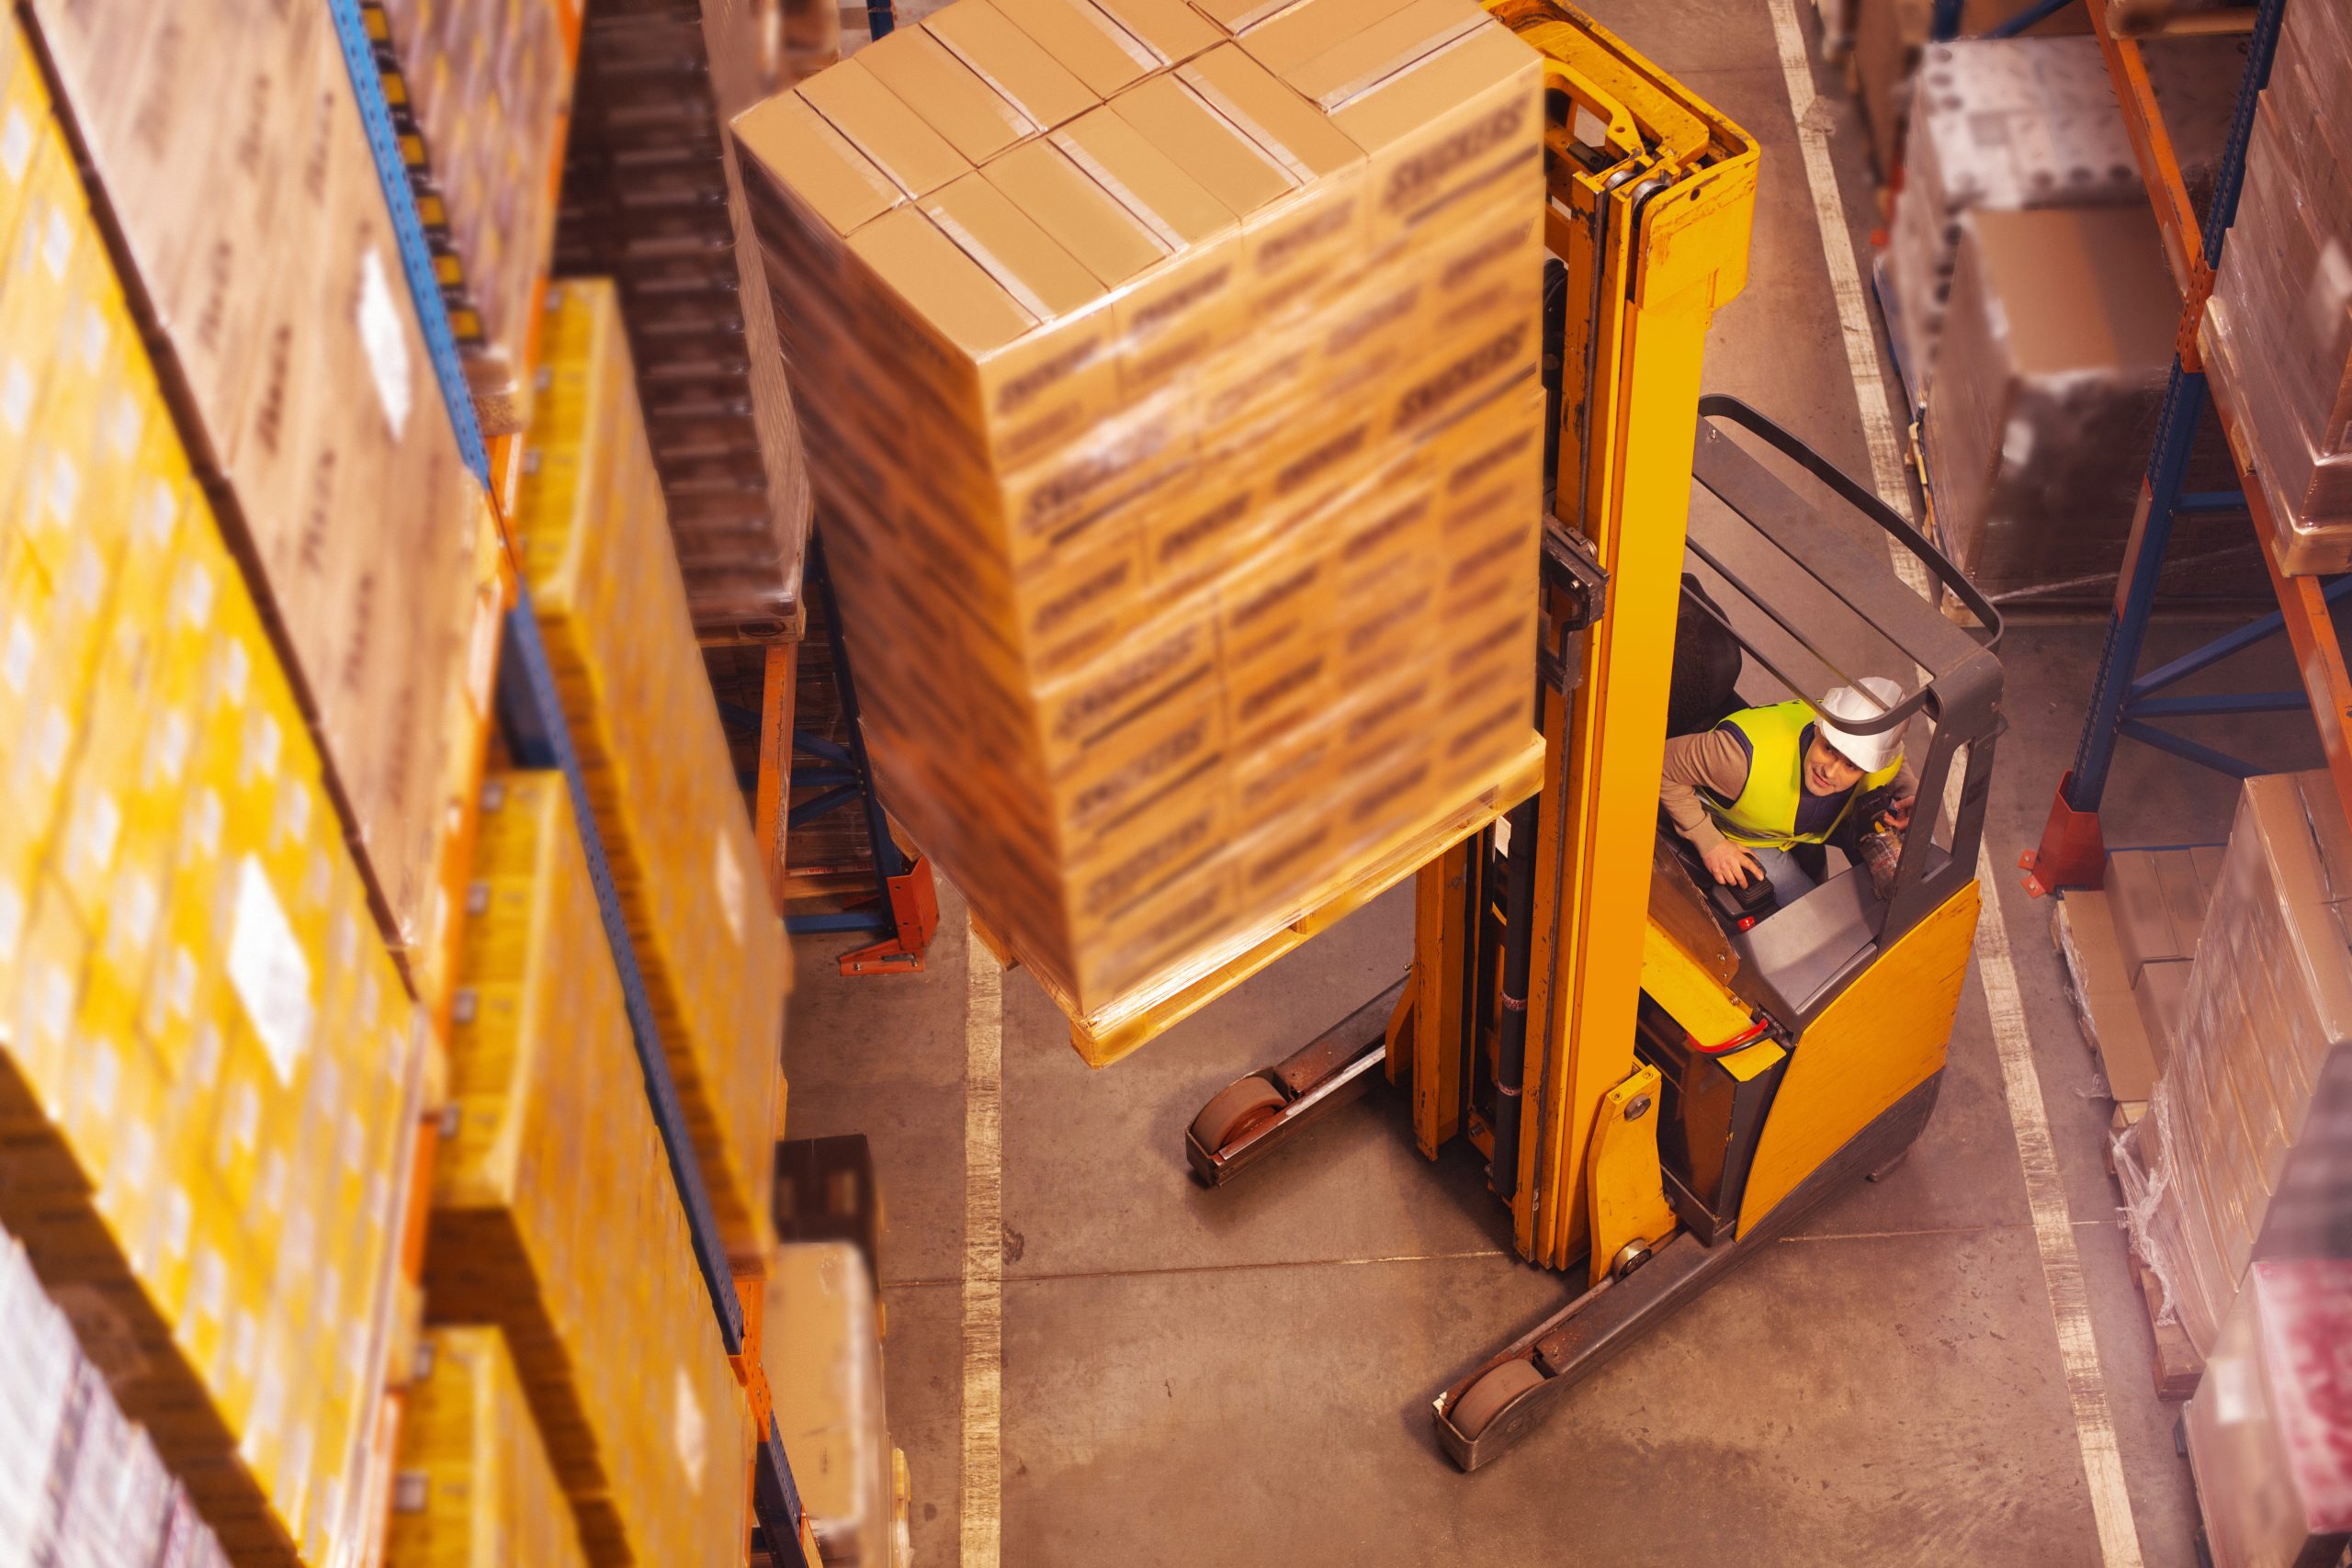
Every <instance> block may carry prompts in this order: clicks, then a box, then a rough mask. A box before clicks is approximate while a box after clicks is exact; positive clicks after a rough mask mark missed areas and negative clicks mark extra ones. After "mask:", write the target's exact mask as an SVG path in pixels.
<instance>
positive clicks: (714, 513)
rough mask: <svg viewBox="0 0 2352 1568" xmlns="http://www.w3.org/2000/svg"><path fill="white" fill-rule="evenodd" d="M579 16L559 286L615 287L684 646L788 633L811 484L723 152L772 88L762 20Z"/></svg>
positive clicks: (698, 2)
mask: <svg viewBox="0 0 2352 1568" xmlns="http://www.w3.org/2000/svg"><path fill="white" fill-rule="evenodd" d="M585 9H586V23H585V27H584V28H583V30H582V34H581V43H580V73H579V89H578V93H577V96H576V97H575V100H574V103H573V107H572V131H571V147H570V151H569V152H568V154H567V155H566V159H565V164H564V184H563V206H562V211H561V217H560V225H559V227H558V231H557V238H556V245H557V250H556V254H557V270H558V271H560V272H564V273H571V274H582V275H587V274H594V275H595V276H604V277H610V278H612V279H614V280H615V281H616V283H617V284H618V286H619V288H620V291H621V298H622V304H623V314H624V316H625V318H626V320H627V321H628V332H629V341H630V344H631V346H632V349H633V351H634V353H635V355H636V363H637V374H638V389H639V397H640V399H641V400H642V403H643V406H644V409H645V424H646V429H647V432H648V434H650V437H651V439H652V448H653V460H654V462H655V464H656V465H657V466H658V467H659V468H660V469H661V473H662V491H663V494H664V496H665V497H666V498H667V500H668V502H669V526H670V531H671V534H672V536H673V538H674V539H675V541H676V545H677V554H678V563H679V565H680V567H681V568H682V569H683V570H684V577H685V584H686V604H687V608H688V609H689V610H690V611H691V612H692V613H693V615H694V621H695V627H696V629H697V631H698V632H699V633H700V634H701V635H702V636H703V637H706V638H707V639H708V640H711V641H714V642H720V641H731V640H749V641H769V640H772V639H775V638H776V637H785V636H789V635H797V632H798V630H799V628H800V625H801V608H800V578H801V570H802V556H803V553H804V552H805V550H806V549H807V547H808V538H809V476H808V469H807V467H806V465H805V462H804V460H803V458H802V457H801V449H800V433H799V430H798V429H797V426H796V424H795V423H794V420H793V405H792V397H791V393H790V391H789V389H787V388H786V384H785V375H784V358H783V355H781V354H780V353H779V352H778V350H777V339H776V322H775V317H774V314H773V313H772V311H771V310H770V308H769V303H768V297H767V293H766V291H765V290H764V289H763V288H760V287H759V277H760V261H759V251H758V246H757V244H756V243H755V242H754V240H753V238H752V227H751V218H750V214H749V212H748V211H747V210H746V209H745V206H744V192H743V181H742V173H741V169H740V167H739V166H738V164H737V162H736V155H735V149H734V146H733V144H732V143H731V142H730V141H729V140H728V137H727V121H728V120H729V118H731V117H733V116H734V115H737V114H739V113H741V112H742V111H743V110H744V109H746V108H748V107H751V106H752V104H754V103H756V102H758V101H759V99H760V98H761V96H763V95H764V94H765V93H766V92H767V91H768V90H769V87H770V85H771V84H772V83H773V81H774V78H775V51H774V49H773V48H772V44H773V33H772V30H771V26H770V25H771V24H772V23H773V22H774V21H775V8H774V6H773V5H772V4H755V3H752V0H684V3H681V4H664V5H646V4H643V3H642V0H590V3H589V4H588V5H587V6H586V7H585Z"/></svg>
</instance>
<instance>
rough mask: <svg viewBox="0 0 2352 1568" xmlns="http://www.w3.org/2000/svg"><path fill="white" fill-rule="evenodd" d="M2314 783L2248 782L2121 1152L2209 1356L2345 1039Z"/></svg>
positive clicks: (2334, 846)
mask: <svg viewBox="0 0 2352 1568" xmlns="http://www.w3.org/2000/svg"><path fill="white" fill-rule="evenodd" d="M2342 817H2343V813H2342V808H2341V807H2339V806H2338V805H2337V803H2336V801H2335V793H2334V786H2333V784H2331V783H2330V782H2329V780H2328V778H2327V775H2326V774H2325V773H2302V774H2276V775H2270V776H2267V777H2262V778H2256V779H2250V780H2248V781H2247V782H2246V784H2245V791H2244V794H2243V795H2241V797H2240V801H2239V807H2238V814H2237V819H2236V822H2235V824H2234V825H2233V829H2232V831H2231V835H2230V843H2229V848H2228V851H2227V853H2226V855H2225V856H2224V857H2223V861H2222V866H2221V870H2220V874H2219V878H2218V880H2217V882H2216V884H2215V886H2214V891H2213V895H2212V899H2211V906H2210V908H2209V909H2208V911H2207V915H2206V919H2205V922H2204V926H2203V931H2202V934H2201V936H2200V938H2199V942H2198V945H2197V953H2196V956H2195V958H2194V959H2193V960H2192V961H2191V967H2190V971H2189V975H2188V980H2187V985H2186V991H2185V1001H2184V1004H2183V1010H2182V1013H2181V1015H2180V1019H2179V1021H2178V1023H2177V1027H2176V1032H2175V1048H2174V1052H2173V1055H2171V1057H2170V1059H2169V1060H2168V1061H2167V1062H2166V1063H2165V1070H2164V1074H2163V1077H2161V1079H2160V1080H2159V1081H2158V1083H2157V1085H2156V1089H2155V1091H2154V1095H2153V1096H2152V1098H2151V1100H2150V1102H2149V1109H2148V1115H2147V1116H2146V1117H2144V1118H2143V1120H2142V1122H2141V1123H2140V1124H2139V1126H2137V1127H2135V1128H2134V1129H2133V1131H2132V1132H2131V1134H2127V1135H2126V1137H2125V1138H2124V1139H2123V1141H2122V1142H2121V1144H2120V1145H2119V1156H2118V1162H2117V1169H2118V1172H2119V1175H2120V1177H2121V1179H2122V1181H2123V1189H2124V1197H2125V1201H2126V1205H2127V1217H2128V1218H2129V1220H2130V1222H2131V1227H2132V1234H2133V1237H2134V1241H2135V1245H2136V1246H2137V1247H2138V1248H2139V1250H2140V1252H2141V1255H2142V1256H2143V1258H2146V1260H2147V1261H2148V1263H2149V1266H2150V1267H2151V1268H2152V1269H2154V1271H2155V1272H2156V1274H2157V1275H2158V1277H2159V1278H2160V1279H2162V1280H2164V1282H2165V1293H2166V1295H2167V1297H2168V1298H2169V1299H2170V1301H2171V1303H2172V1310H2173V1311H2175V1312H2176V1313H2177V1315H2178V1316H2179V1318H2180V1321H2181V1324H2182V1326H2183V1328H2184V1329H2185V1330H2186V1331H2187V1333H2188V1337H2189V1338H2190V1340H2191V1341H2192V1342H2193V1343H2194V1344H2195V1345H2196V1346H2197V1348H2199V1350H2200V1351H2205V1352H2208V1353H2211V1350H2212V1348H2213V1345H2214V1343H2215V1339H2216V1337H2217V1336H2218V1334H2219V1333H2220V1330H2221V1325H2222V1321H2223V1319H2224V1318H2225V1317H2226V1315H2227V1314H2228V1311H2229V1307H2230V1302H2231V1300H2232V1298H2233V1295H2234V1294H2235V1292H2236V1287H2237V1282H2238V1280H2240V1278H2241V1277H2242V1276H2243V1275H2244V1273H2245V1269H2246V1266H2247V1263H2248V1261H2249V1260H2250V1259H2251V1258H2254V1257H2255V1256H2256V1244H2257V1241H2258V1239H2259V1238H2260V1237H2261V1236H2262V1235H2264V1232H2265V1228H2266V1224H2267V1213H2268V1208H2269V1204H2270V1199H2271V1195H2272V1193H2273V1192H2274V1191H2276V1190H2278V1187H2279V1185H2280V1183H2281V1182H2282V1180H2283V1179H2285V1176H2286V1173H2287V1171H2288V1169H2289V1167H2290V1164H2291V1162H2292V1160H2293V1159H2294V1157H2295V1156H2296V1153H2297V1151H2298V1150H2299V1149H2300V1148H2301V1145H2302V1144H2303V1143H2304V1141H2305V1139H2306V1138H2307V1137H2308V1136H2309V1131H2308V1124H2309V1122H2310V1119H2311V1114H2312V1103H2313V1100H2314V1095H2315V1093H2316V1091H2317V1087H2318V1086H2319V1084H2320V1083H2321V1082H2322V1080H2323V1078H2324V1077H2325V1074H2326V1069H2327V1064H2328V1063H2329V1062H2330V1061H2331V1060H2332V1059H2333V1058H2334V1056H2335V1055H2342V1054H2343V1053H2342V1052H2341V1051H2340V1050H2339V1049H2338V1046H2339V1043H2341V1042H2343V1041H2345V1040H2346V1039H2348V1038H2352V945H2348V944H2347V935H2346V925H2345V923H2344V921H2343V919H2342V916H2341V910H2342V908H2343V906H2344V904H2345V902H2346V900H2347V899H2352V834H2347V832H2346V829H2345V828H2344V826H2343V821H2342Z"/></svg>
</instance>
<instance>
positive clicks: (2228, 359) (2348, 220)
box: [2199, 6, 2352, 573]
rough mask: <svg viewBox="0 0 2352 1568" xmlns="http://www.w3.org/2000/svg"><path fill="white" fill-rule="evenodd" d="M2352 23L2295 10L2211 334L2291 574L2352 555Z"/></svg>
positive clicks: (2239, 437)
mask: <svg viewBox="0 0 2352 1568" xmlns="http://www.w3.org/2000/svg"><path fill="white" fill-rule="evenodd" d="M2347 100H2352V25H2348V24H2347V22H2346V17H2344V15H2343V12H2342V8H2341V7H2332V6H2290V7H2289V9H2288V14H2287V18H2286V20H2285V22H2284V23H2282V24H2281V26H2280V28H2279V34H2278V58H2277V59H2276V60H2275V61H2273V62H2272V63H2271V67H2270V83H2269V85H2268V86H2267V87H2265V88H2264V89H2263V92H2262V97H2261V100H2260V101H2259V103H2258V104H2257V105H2256V111H2255V117H2254V137H2253V141H2252V142H2251V143H2250V144H2249V145H2248V147H2247V149H2246V157H2245V190H2244V192H2243V193H2242V194H2241V195H2240V197H2239V198H2238V212H2237V221H2236V222H2235V223H2234V224H2233V226H2232V227H2231V229H2230V232H2229V238H2228V240H2227V242H2226V243H2224V245H2223V247H2222V265H2220V266H2219V267H2217V268H2216V269H2215V270H2214V275H2213V297H2212V299H2211V300H2209V301H2208V302H2207V304H2206V308H2205V321H2204V325H2203V329H2202V332H2201V333H2200V337H2199V341H2200V342H2201V344H2203V347H2204V351H2205V355H2206V358H2207V359H2208V360H2209V361H2211V363H2212V366H2213V371H2214V375H2213V385H2214V391H2215V394H2216V395H2217V396H2218V397H2219V399H2220V400H2221V402H2222V407H2223V409H2225V410H2226V411H2227V412H2229V413H2230V415H2231V417H2232V420H2233V430H2232V434H2233V438H2234V440H2235V441H2236V443H2237V445H2238V448H2239V451H2240V452H2241V454H2242V455H2243V456H2244V457H2245V458H2246V459H2247V461H2248V463H2249V465H2250V466H2251V467H2252V468H2254V470H2255V482H2256V484H2257V485H2258V486H2260V488H2261V490H2262V493H2263V496H2264V499H2265V501H2266V502H2267V503H2268V507H2269V511H2270V525H2271V535H2272V538H2273V540H2274V541H2275V544H2276V546H2277V550H2278V558H2279V564H2280V566H2281V567H2282V568H2283V569H2284V570H2287V571H2289V572H2298V573H2302V572H2335V571H2342V570H2346V568H2347V567H2352V130H2347V129H2346V125H2345V121H2344V105H2345V104H2346V101H2347Z"/></svg>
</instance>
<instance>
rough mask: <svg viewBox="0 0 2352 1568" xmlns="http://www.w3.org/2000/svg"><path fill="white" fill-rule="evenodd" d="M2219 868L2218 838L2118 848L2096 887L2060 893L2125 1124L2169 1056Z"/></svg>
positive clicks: (2078, 990) (2081, 986) (2072, 958)
mask: <svg viewBox="0 0 2352 1568" xmlns="http://www.w3.org/2000/svg"><path fill="white" fill-rule="evenodd" d="M2221 869H2222V849H2221V846H2220V845H2218V844H2199V845H2194V846H2191V847H2187V848H2182V849H2169V850H2117V851H2115V852H2113V853H2111V854H2109V856H2108V857H2107V874H2106V876H2105V878H2104V879H2103V881H2102V883H2101V886H2100V887H2099V888H2098V889H2096V890H2093V889H2078V890H2075V891H2071V892H2069V893H2067V894H2066V896H2065V897H2064V898H2063V899H2061V900H2060V901H2059V908H2058V914H2057V917H2056V923H2057V928H2058V932H2059V944H2060V948H2061V950H2062V952H2063V953H2064V957H2065V960H2066V968H2067V973H2068V976H2069V977H2070V978H2071V980H2072V981H2073V991H2074V998H2075V1010H2076V1012H2077V1014H2078V1015H2079V1016H2080V1018H2081V1020H2082V1024H2083V1032H2084V1034H2085V1036H2086V1040H2087V1041H2088V1043H2090V1045H2091V1046H2092V1048H2093V1049H2095V1050H2096V1051H2098V1055H2099V1062H2100V1066H2101V1067H2102V1069H2103V1070H2104V1071H2105V1073H2106V1076H2107V1087H2108V1092H2109V1097H2110V1098H2112V1099H2113V1100H2115V1102H2116V1104H2117V1106H2118V1107H2119V1108H2121V1109H2122V1110H2123V1111H2124V1118H2123V1119H2124V1120H2125V1121H2126V1122H2132V1121H2137V1120H2138V1119H2139V1114H2140V1111H2141V1108H2142V1107H2143V1106H2144V1105H2145V1104H2146V1102H2147V1099H2148V1096H2149V1094H2150V1093H2151V1092H2152V1091H2154V1089H2155V1084H2156V1075H2157V1074H2158V1073H2159V1072H2161V1071H2162V1070H2163V1068H2164V1065H2165V1062H2166V1061H2168V1060H2169V1059H2170V1058H2171V1056H2172V1053H2173V1043H2174V1040H2175V1037H2176V1035H2177V1032H2178V1031H2179V1028H2180V1022H2181V1020H2182V1018H2183V1016H2184V1015H2185V1013H2186V1010H2187V1006H2188V971H2189V965H2190V961H2191V960H2192V959H2193V958H2194V957H2195V955H2196V953H2197V942H2198V938H2199V936H2200V935H2201V934H2202V933H2203V931H2204V928H2205V910H2206V906H2207V904H2208V903H2209V902H2210V901H2211V898H2212V895H2213V884H2214V882H2215V881H2216V880H2217V879H2218V878H2219V876H2220V874H2221Z"/></svg>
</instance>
